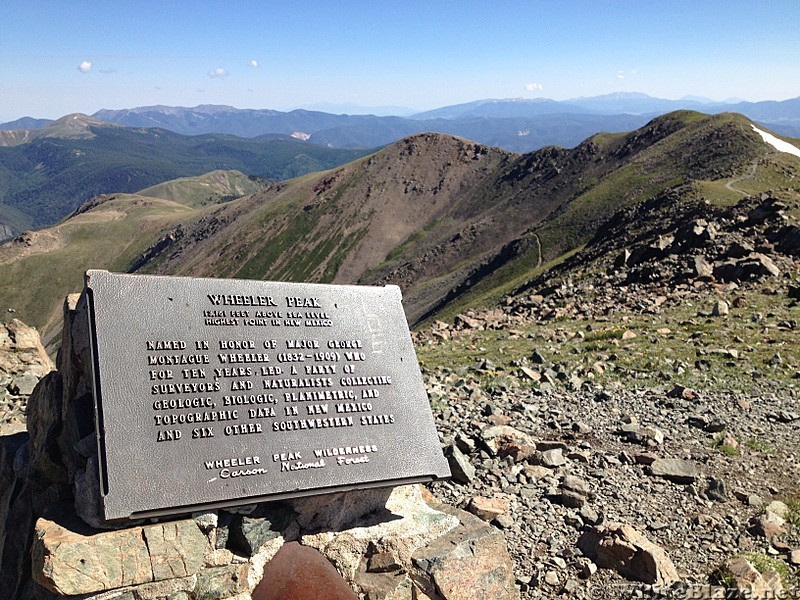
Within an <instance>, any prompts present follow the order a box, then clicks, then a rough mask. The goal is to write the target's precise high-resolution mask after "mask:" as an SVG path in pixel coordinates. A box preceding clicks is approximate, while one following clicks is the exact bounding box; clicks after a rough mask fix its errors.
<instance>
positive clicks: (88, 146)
mask: <svg viewBox="0 0 800 600" xmlns="http://www.w3.org/2000/svg"><path fill="white" fill-rule="evenodd" d="M367 152H368V150H362V149H357V150H356V149H342V148H328V147H325V146H319V145H315V144H309V143H307V142H303V141H300V140H296V139H293V138H291V137H289V136H285V135H276V134H269V135H263V136H259V137H256V138H241V137H235V136H232V135H224V134H205V135H198V136H186V135H180V134H178V133H174V132H171V131H167V130H165V129H158V128H134V127H122V126H119V125H112V124H109V123H104V122H102V121H99V120H97V119H94V118H92V117H87V116H85V115H68V116H66V117H63V118H61V119H59V120H57V121H53V122H50V123H49V124H48V125H47V126H45V127H43V128H41V129H32V130H11V131H0V240H2V239H5V238H8V237H11V236H13V235H16V234H17V233H19V232H21V231H23V230H25V229H33V228H40V227H46V226H49V225H52V224H54V223H56V222H57V221H59V220H60V219H62V218H63V217H65V216H66V215H68V214H70V213H71V212H72V211H74V210H75V209H77V208H78V207H79V206H80V205H81V204H83V203H84V202H86V201H87V200H89V199H90V198H92V197H93V196H97V195H99V194H105V193H120V192H135V191H137V190H141V189H143V188H146V187H149V186H152V185H155V184H159V183H162V182H164V181H168V180H171V179H176V178H178V177H187V176H192V175H200V174H203V173H207V172H209V171H213V170H217V169H226V170H239V171H241V172H243V173H246V174H247V175H250V176H252V177H256V178H263V179H268V180H273V181H275V180H283V179H290V178H292V177H298V176H300V175H304V174H306V173H310V172H312V171H321V170H325V169H329V168H331V167H335V166H338V165H341V164H343V163H346V162H349V161H351V160H353V159H355V158H358V157H360V156H363V155H364V154H366V153H367Z"/></svg>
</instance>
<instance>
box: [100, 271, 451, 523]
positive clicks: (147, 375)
mask: <svg viewBox="0 0 800 600" xmlns="http://www.w3.org/2000/svg"><path fill="white" fill-rule="evenodd" d="M85 293H87V295H88V300H89V302H88V305H89V311H90V317H91V318H90V322H91V329H92V331H91V338H92V344H93V352H94V365H93V372H94V388H95V408H96V419H97V425H98V426H97V432H98V448H99V454H100V463H101V482H100V485H101V493H102V496H103V510H104V516H105V518H106V519H107V520H110V521H111V520H118V519H127V518H138V517H142V516H151V515H159V514H172V513H185V512H188V511H191V510H197V509H200V508H209V507H221V506H229V505H236V504H248V503H252V502H256V501H262V500H270V499H280V498H287V497H294V496H302V495H308V494H313V493H327V492H331V491H341V490H348V489H358V488H368V487H378V486H387V485H398V484H402V483H408V482H412V481H426V480H430V479H433V478H436V477H447V476H449V475H450V472H449V469H448V466H447V461H446V459H445V458H444V456H443V454H442V452H441V449H440V446H439V440H438V436H437V433H436V430H435V427H434V424H433V418H432V415H431V411H430V406H429V404H428V399H427V395H426V393H425V389H424V386H423V382H422V377H421V375H420V371H419V365H418V363H417V359H416V355H415V353H414V348H413V345H412V342H411V337H410V335H409V331H408V325H407V322H406V319H405V315H404V313H403V310H402V306H401V295H400V290H399V288H397V287H396V286H387V287H362V286H332V285H320V284H298V283H277V282H264V281H249V280H219V279H198V278H183V277H160V276H141V275H117V274H112V273H108V272H106V271H89V272H88V273H87V275H86V291H85Z"/></svg>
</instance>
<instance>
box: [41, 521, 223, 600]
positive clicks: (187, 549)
mask: <svg viewBox="0 0 800 600" xmlns="http://www.w3.org/2000/svg"><path fill="white" fill-rule="evenodd" d="M79 529H80V528H79V527H76V528H73V527H67V526H64V525H62V524H59V523H56V522H54V521H50V520H48V519H44V518H42V519H39V520H38V521H37V522H36V530H35V534H34V542H33V547H32V550H31V556H32V561H33V569H32V571H33V574H34V580H35V581H36V583H38V584H39V585H40V586H42V587H43V588H45V589H47V590H50V591H51V592H55V593H57V594H61V595H63V596H72V595H80V594H91V593H94V592H102V591H105V590H111V589H115V588H119V587H124V586H131V585H139V584H143V583H150V582H154V581H161V580H166V579H174V578H179V577H186V576H188V575H191V574H194V573H196V572H197V571H198V570H199V569H200V567H201V566H202V565H203V556H204V554H205V552H206V550H207V549H208V542H207V540H206V537H205V536H204V535H203V533H202V532H201V531H200V529H199V528H198V527H197V524H196V523H195V522H194V521H193V520H191V519H188V520H181V521H172V522H168V523H159V524H156V525H147V526H144V527H132V528H128V529H121V530H118V531H108V532H102V533H91V534H86V533H82V532H80V531H79Z"/></svg>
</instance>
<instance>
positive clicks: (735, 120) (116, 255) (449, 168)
mask: <svg viewBox="0 0 800 600" xmlns="http://www.w3.org/2000/svg"><path fill="white" fill-rule="evenodd" d="M797 172H798V159H797V158H795V157H791V156H788V155H784V154H780V153H777V152H775V151H774V150H772V149H771V147H770V146H768V145H767V144H765V143H764V142H763V141H761V139H760V137H759V136H758V135H757V134H756V133H755V132H754V131H753V130H752V127H751V124H750V122H749V121H748V120H747V119H745V118H744V117H741V116H738V115H718V116H705V115H700V114H699V113H691V112H679V113H672V114H670V115H666V116H664V117H660V118H658V119H655V120H653V121H652V122H650V123H649V124H648V125H647V126H645V127H643V128H641V129H639V130H636V131H634V132H631V133H629V134H613V135H610V134H598V135H596V136H593V137H592V138H590V139H588V140H586V141H585V142H584V143H582V144H580V145H579V146H578V147H576V148H573V149H569V150H565V149H561V148H554V147H551V148H545V149H542V150H540V151H537V152H533V153H531V154H527V155H516V154H512V153H509V152H506V151H503V150H499V149H496V148H491V147H487V146H483V145H480V144H476V143H473V142H469V141H466V140H463V139H459V138H453V137H450V136H445V135H440V134H420V135H416V136H412V137H410V138H407V139H404V140H402V141H400V142H398V143H396V144H393V145H392V146H390V147H387V148H385V149H384V150H381V151H380V152H378V153H376V154H374V155H372V156H369V157H364V158H361V159H359V160H356V161H354V162H351V163H348V164H346V165H344V166H342V167H338V168H335V169H333V170H329V171H326V172H322V173H314V174H309V175H304V176H302V177H299V178H296V179H294V180H291V181H285V182H281V183H278V184H271V185H270V186H269V187H268V188H266V189H264V190H262V191H260V192H257V193H255V194H253V195H251V196H248V197H244V198H241V199H239V200H234V201H231V202H226V203H224V204H218V205H211V206H200V205H197V204H196V203H195V204H194V205H193V206H189V205H179V204H177V203H174V202H169V203H166V204H162V203H158V204H154V205H153V206H154V207H156V206H157V207H159V209H160V210H161V211H162V212H161V213H160V214H159V216H157V217H152V218H149V217H148V216H147V214H146V212H138V211H139V210H140V209H141V208H144V207H143V206H142V204H141V202H142V200H141V199H125V198H124V197H122V196H117V197H115V198H114V201H113V202H104V203H101V204H100V205H99V206H96V207H92V206H87V207H86V210H85V211H83V212H81V214H80V215H79V216H80V217H82V218H87V217H88V216H89V215H92V214H94V213H95V212H97V211H100V212H103V211H106V212H107V211H110V210H111V208H112V207H114V206H115V204H114V202H117V203H121V202H123V201H125V202H128V203H129V204H130V206H129V207H127V208H124V209H123V208H117V209H116V210H117V212H118V213H119V214H122V215H123V216H122V217H120V218H119V221H120V223H118V224H117V226H119V227H126V231H127V233H119V232H117V233H110V231H101V232H99V233H98V236H99V237H102V238H104V239H105V238H106V237H107V236H108V235H116V236H118V239H117V241H116V242H115V241H113V240H111V241H109V240H106V241H107V242H108V243H111V244H114V243H116V244H118V246H119V248H118V250H115V251H111V250H109V249H107V250H106V251H105V255H106V256H107V257H109V258H111V257H113V259H114V260H113V261H111V260H107V261H106V262H104V263H102V264H100V263H97V262H91V260H88V259H89V258H91V259H92V260H94V259H95V258H94V257H96V256H97V255H92V256H88V254H87V253H89V252H90V251H89V250H85V251H84V255H85V256H86V257H87V259H86V260H85V261H84V263H83V264H81V265H80V267H79V268H77V271H82V270H83V269H85V268H90V267H92V268H111V269H113V270H118V271H132V272H147V273H161V274H176V275H192V276H213V277H237V278H257V279H273V280H290V281H318V282H339V283H352V282H360V283H365V284H384V283H397V284H398V285H400V286H401V288H402V289H403V293H404V299H405V306H406V311H407V314H408V316H409V319H410V320H411V321H412V322H418V321H420V320H421V319H425V318H428V317H432V316H435V315H437V314H453V313H454V312H455V311H458V310H463V308H465V307H466V306H468V305H470V304H487V303H493V302H498V301H500V300H501V299H502V297H503V296H504V294H506V293H508V292H509V291H510V290H512V289H515V288H520V289H522V288H524V286H525V285H526V282H527V281H528V280H530V279H531V278H533V277H535V276H536V275H537V274H538V273H541V272H542V271H543V270H544V269H545V268H546V267H548V266H552V265H554V264H556V263H558V262H562V261H564V260H565V259H566V258H567V257H568V256H569V255H571V254H574V253H575V252H577V251H579V250H580V249H581V248H584V247H586V246H587V245H591V243H592V240H593V239H594V238H595V237H596V236H597V234H598V232H600V231H603V228H604V227H606V224H607V223H609V222H611V221H612V220H613V219H614V218H618V216H619V215H620V214H625V211H626V210H630V209H632V208H634V207H636V206H639V205H640V204H642V203H647V202H651V201H653V199H654V198H659V197H660V196H661V195H663V194H664V193H666V192H668V191H669V190H675V189H681V190H685V192H681V194H679V200H680V202H679V206H682V202H683V199H684V198H685V199H686V202H687V203H688V202H690V201H691V202H696V201H700V202H708V203H709V204H719V205H724V204H730V203H731V201H732V198H731V196H733V197H734V199H735V198H736V197H742V196H744V194H745V193H751V192H754V191H763V190H765V189H773V190H780V189H787V190H791V189H795V190H796V187H797V183H796V181H797V180H796V179H795V177H796V175H797ZM745 186H749V187H745ZM765 186H767V187H765ZM793 186H794V187H793ZM162 189H167V188H162ZM787 194H789V195H790V196H791V194H790V193H789V192H787ZM153 202H155V201H153ZM688 205H689V204H687V206H688ZM125 206H128V205H125ZM164 211H166V213H165V212H164ZM170 211H174V212H170ZM76 218H77V217H73V218H71V219H68V220H67V221H65V222H64V223H63V224H62V225H61V227H67V226H70V221H73V220H74V219H76ZM637 218H640V217H637ZM673 218H674V219H679V218H680V210H679V209H678V210H676V212H675V213H674V215H673ZM144 221H146V223H145V222H144ZM108 226H110V225H108ZM73 227H74V225H73ZM76 230H77V229H76ZM132 232H135V235H134V234H133V233H132ZM42 236H43V239H44V237H45V232H42ZM78 238H79V239H81V240H83V242H84V243H88V244H89V245H91V244H92V242H91V241H90V240H89V239H88V238H87V235H86V234H85V233H84V234H81V236H78ZM133 238H135V241H133ZM37 244H38V242H37V241H36V240H34V241H32V242H31V243H30V244H29V245H30V246H31V248H35V247H37ZM18 245H19V243H17V246H18ZM122 246H124V249H123V248H122ZM14 247H15V246H14V244H10V245H6V246H3V247H2V248H0V262H2V264H0V280H2V281H8V282H13V283H11V284H10V285H11V286H13V287H14V288H15V289H16V288H24V289H27V290H28V293H29V294H30V290H35V289H37V286H41V285H42V283H41V282H40V281H39V282H37V281H30V279H29V278H30V277H31V275H29V272H31V271H35V269H36V268H42V267H41V266H36V267H33V266H30V267H28V268H26V269H23V268H19V269H17V270H16V271H14V272H13V273H12V272H10V271H8V269H10V268H11V265H13V264H14V263H15V262H16V261H17V259H15V258H14V257H13V256H11V255H10V254H9V253H11V252H12V251H13V249H14ZM45 255H46V252H45V253H42V254H40V256H42V257H44V256H45ZM53 256H55V255H53ZM42 260H45V259H44V258H43V259H42ZM69 260H72V259H69ZM111 262H113V264H109V263H111ZM53 264H56V263H55V262H54V263H53ZM7 285H8V284H7ZM79 286H80V282H79V279H76V280H75V281H74V282H73V283H72V285H71V286H68V287H66V286H65V288H64V290H63V291H64V292H66V291H73V290H75V289H76V288H78V287H79ZM51 289H52V288H51ZM0 292H1V293H0V296H2V297H3V298H5V297H6V292H5V290H2V289H0ZM51 293H52V294H54V297H52V296H51ZM61 296H63V294H58V293H55V292H51V290H50V289H48V291H47V292H46V293H45V294H43V295H42V297H43V300H42V301H43V302H46V301H48V300H44V298H49V302H50V303H51V306H53V307H54V308H52V309H50V311H49V312H47V315H52V314H56V312H57V308H55V307H57V306H58V304H59V303H60V301H61ZM20 302H22V300H20ZM16 308H18V310H19V307H16ZM40 309H41V307H31V308H30V309H26V310H28V313H27V314H25V315H24V318H23V320H25V321H26V322H29V323H31V324H34V325H36V326H40V327H41V326H42V325H43V324H44V323H45V322H47V321H48V320H47V319H46V318H44V317H43V316H41V314H37V312H36V311H39V310H40ZM442 311H444V312H442ZM43 313H44V311H42V314H43Z"/></svg>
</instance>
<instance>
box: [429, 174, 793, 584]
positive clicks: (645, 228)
mask: <svg viewBox="0 0 800 600" xmlns="http://www.w3.org/2000/svg"><path fill="white" fill-rule="evenodd" d="M785 195H786V196H787V197H791V194H785ZM795 198H796V197H795ZM797 208H798V203H797V200H796V199H795V200H794V201H793V202H792V201H791V200H779V199H777V198H775V197H774V196H772V195H769V194H764V195H759V196H754V197H747V198H744V199H743V200H742V201H740V202H738V203H736V204H735V205H733V206H728V207H719V206H713V205H711V204H709V203H707V202H704V201H703V200H702V199H701V198H698V197H697V195H696V194H695V193H694V192H693V191H692V190H691V189H686V188H682V187H681V188H676V189H673V190H668V191H666V192H664V193H663V194H660V195H659V196H657V197H655V198H653V199H651V200H649V201H646V202H642V203H641V204H639V205H636V206H634V207H631V208H629V209H626V210H624V211H621V212H620V213H619V214H617V215H615V217H614V218H612V220H611V221H610V223H609V226H608V227H607V228H605V229H604V230H603V231H602V232H601V233H599V234H598V235H597V236H596V237H595V238H594V239H593V240H592V241H591V242H590V243H589V244H587V246H586V248H584V250H583V251H581V252H580V253H578V254H576V255H575V256H573V257H572V258H570V259H569V260H567V261H565V262H564V263H563V264H561V265H560V266H558V267H557V268H554V269H551V270H550V271H548V272H546V273H545V274H544V275H542V276H541V277H539V278H536V279H534V280H532V281H530V282H528V283H526V284H525V285H524V286H520V287H519V288H518V289H517V290H516V293H514V294H511V295H509V296H508V297H507V298H506V299H505V301H504V302H503V303H502V305H501V306H499V307H497V308H485V309H475V310H470V311H467V312H466V313H463V314H460V315H458V316H457V317H456V318H455V319H454V321H453V322H452V323H445V322H441V321H439V322H435V323H432V324H431V325H430V326H429V327H427V328H424V329H421V330H419V331H418V332H416V333H415V337H416V341H417V343H418V354H419V357H420V360H421V363H422V364H423V366H424V371H425V375H426V381H427V385H428V391H429V394H430V397H431V402H432V406H433V407H434V413H435V415H436V418H437V424H438V427H439V430H440V432H441V437H442V443H443V445H444V446H445V447H446V452H447V453H448V455H449V456H450V460H451V465H452V466H453V470H454V479H453V480H452V481H450V482H444V483H435V484H433V485H432V486H431V487H432V488H433V489H434V492H435V493H437V494H438V495H440V496H442V497H443V498H445V499H447V500H448V501H450V502H452V503H454V504H456V505H459V506H462V507H464V508H467V509H468V510H472V511H473V512H475V513H476V514H479V515H483V516H484V518H486V519H487V520H490V521H491V522H493V523H494V524H495V525H497V526H498V527H500V528H502V529H503V530H504V532H505V533H506V536H507V537H508V539H509V548H510V549H511V552H512V555H513V558H514V560H515V565H516V569H517V583H518V585H519V586H520V588H521V590H522V592H523V597H529V598H558V597H570V598H596V597H609V598H615V597H620V598H630V597H679V595H680V594H684V596H682V597H685V594H686V593H689V592H691V593H692V594H695V596H693V597H726V596H725V594H726V593H727V594H733V597H738V596H737V594H743V593H746V592H744V591H743V590H746V589H749V590H750V591H751V592H752V591H753V590H760V591H758V594H761V595H756V596H755V597H768V596H766V594H769V593H772V594H773V597H774V594H776V593H789V591H788V590H791V589H796V585H797V577H798V565H800V486H798V481H799V480H800V479H798V478H799V477H800V463H798V460H800V456H798V454H797V448H798V443H799V442H800V391H799V389H800V347H799V346H798V343H797V335H798V318H800V261H799V260H798V258H799V257H800V244H798V241H799V239H800V238H798V237H797V233H798V231H800V230H798V219H797ZM619 524H623V525H624V527H623V526H620V525H619ZM626 527H627V528H628V529H626ZM630 528H633V531H635V532H637V533H638V534H640V535H644V536H645V537H646V539H647V540H649V543H650V544H651V545H647V544H644V543H643V542H641V540H638V538H637V540H638V541H632V540H631V537H626V535H627V536H630V535H632V534H630ZM637 544H639V545H638V546H637ZM626 553H627V554H626ZM624 556H628V562H627V563H626V562H625V561H624V560H619V561H617V562H614V560H612V559H611V558H610V557H617V558H619V557H624ZM633 556H638V557H647V560H644V562H641V563H640V562H637V561H638V559H637V560H633V558H632V557H633ZM631 564H634V565H636V566H635V568H631V566H630V565H631ZM759 571H761V572H759ZM748 578H749V579H748ZM747 586H750V587H749V588H748V587H747ZM687 588H688V589H689V592H687ZM781 590H783V591H781ZM676 594H677V596H676ZM697 594H700V595H699V596H698V595H697ZM713 594H716V596H714V595H713ZM728 597H730V596H728ZM751 597H753V596H751Z"/></svg>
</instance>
